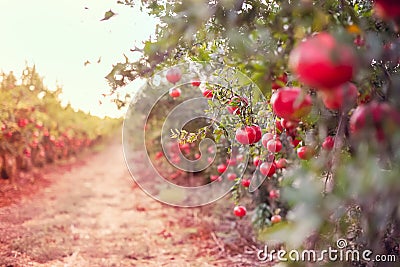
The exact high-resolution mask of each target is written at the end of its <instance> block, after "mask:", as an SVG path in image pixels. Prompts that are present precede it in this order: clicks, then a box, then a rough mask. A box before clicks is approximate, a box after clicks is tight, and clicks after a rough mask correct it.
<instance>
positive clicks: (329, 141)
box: [322, 136, 335, 150]
mask: <svg viewBox="0 0 400 267" xmlns="http://www.w3.org/2000/svg"><path fill="white" fill-rule="evenodd" d="M334 146H335V138H334V137H333V136H327V137H326V138H325V140H324V142H322V148H323V149H325V150H332V149H333V147H334Z"/></svg>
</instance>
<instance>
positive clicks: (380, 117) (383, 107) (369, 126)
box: [350, 101, 400, 141]
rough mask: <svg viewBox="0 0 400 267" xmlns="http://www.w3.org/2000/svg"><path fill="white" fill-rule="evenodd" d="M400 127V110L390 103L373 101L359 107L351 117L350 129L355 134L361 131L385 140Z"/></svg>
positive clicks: (379, 139)
mask: <svg viewBox="0 0 400 267" xmlns="http://www.w3.org/2000/svg"><path fill="white" fill-rule="evenodd" d="M399 127H400V112H399V111H397V110H396V109H395V108H394V107H393V106H391V105H390V104H388V103H384V102H382V103H379V102H376V101H372V102H370V103H368V104H363V105H360V106H358V107H357V109H356V110H355V111H354V113H353V114H352V116H351V118H350V131H351V133H352V134H353V135H357V134H359V133H361V132H364V133H370V132H372V133H373V134H374V135H375V138H376V139H377V140H378V141H384V140H386V138H387V137H388V136H390V135H392V134H393V133H395V132H396V131H397V130H398V129H399Z"/></svg>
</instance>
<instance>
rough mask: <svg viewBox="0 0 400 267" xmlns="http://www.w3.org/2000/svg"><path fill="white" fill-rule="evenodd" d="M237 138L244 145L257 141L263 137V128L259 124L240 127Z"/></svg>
mask: <svg viewBox="0 0 400 267" xmlns="http://www.w3.org/2000/svg"><path fill="white" fill-rule="evenodd" d="M235 139H236V141H238V142H239V143H241V144H244V145H248V144H254V143H257V142H258V141H260V139H261V128H260V126H258V125H252V126H245V127H242V128H238V129H237V130H236V135H235Z"/></svg>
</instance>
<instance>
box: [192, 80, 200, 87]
mask: <svg viewBox="0 0 400 267" xmlns="http://www.w3.org/2000/svg"><path fill="white" fill-rule="evenodd" d="M200 84H201V81H199V80H198V79H195V80H193V81H192V86H195V87H199V86H200Z"/></svg>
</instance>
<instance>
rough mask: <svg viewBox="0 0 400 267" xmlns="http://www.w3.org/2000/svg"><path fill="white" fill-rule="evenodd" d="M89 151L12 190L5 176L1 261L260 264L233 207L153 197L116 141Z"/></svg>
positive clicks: (0, 214) (29, 263)
mask: <svg viewBox="0 0 400 267" xmlns="http://www.w3.org/2000/svg"><path fill="white" fill-rule="evenodd" d="M86 154H87V155H85V156H84V157H83V158H81V157H79V158H78V159H75V161H74V162H68V163H63V164H58V165H55V166H54V165H53V166H52V167H50V168H47V169H45V170H42V171H41V174H40V175H39V174H38V173H37V172H36V173H35V172H34V176H33V178H30V179H31V180H32V179H34V181H33V180H32V181H30V180H29V179H28V180H27V182H26V183H27V185H23V186H22V187H23V188H27V189H18V190H14V191H15V192H16V193H14V194H13V193H11V194H10V193H7V192H6V191H7V190H9V191H13V187H12V186H11V185H10V184H7V181H4V180H3V181H0V182H1V183H0V189H2V190H0V266H10V267H11V266H174V267H175V266H176V267H180V266H258V265H257V263H256V254H255V251H256V249H257V248H256V247H255V246H254V244H255V243H254V241H253V240H252V239H251V236H252V234H251V230H250V229H251V228H250V227H249V225H248V222H247V221H245V220H237V219H236V218H232V217H230V216H229V215H228V216H227V215H226V214H229V212H230V211H231V206H228V207H226V206H224V205H223V204H222V205H221V204H214V205H212V206H206V207H202V208H194V209H184V208H174V207H170V206H167V205H164V204H161V203H159V202H157V201H155V200H153V199H152V198H150V197H149V196H147V195H146V194H145V193H143V192H142V191H141V190H140V189H139V188H138V187H137V186H136V185H135V183H134V181H133V180H132V179H131V177H130V175H129V173H128V171H127V168H126V166H125V163H124V159H123V154H122V146H121V144H120V143H118V142H113V143H111V144H109V145H107V146H106V147H104V148H103V149H102V150H101V151H98V152H90V153H86ZM35 175H36V176H37V177H36V178H35ZM29 181H30V182H29ZM6 189H7V190H6ZM21 195H22V197H21ZM222 201H223V200H222ZM225 202H228V201H225ZM229 204H230V205H231V203H229ZM222 216H224V218H222Z"/></svg>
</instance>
